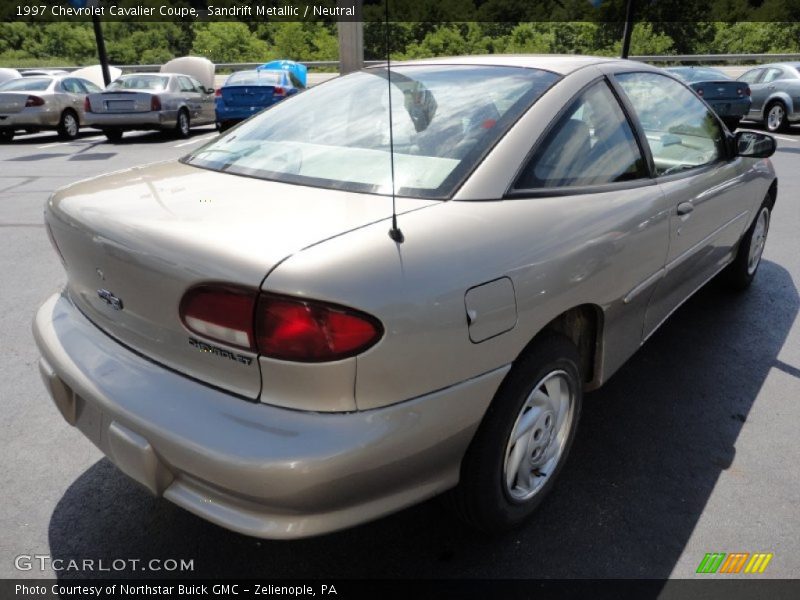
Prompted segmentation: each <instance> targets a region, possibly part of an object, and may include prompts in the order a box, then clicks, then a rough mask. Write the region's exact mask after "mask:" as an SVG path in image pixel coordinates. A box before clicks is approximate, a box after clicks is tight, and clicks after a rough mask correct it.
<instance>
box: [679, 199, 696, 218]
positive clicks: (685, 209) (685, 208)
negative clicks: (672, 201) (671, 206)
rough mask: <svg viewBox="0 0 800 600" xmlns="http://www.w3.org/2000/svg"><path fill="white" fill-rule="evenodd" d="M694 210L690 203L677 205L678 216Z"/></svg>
mask: <svg viewBox="0 0 800 600" xmlns="http://www.w3.org/2000/svg"><path fill="white" fill-rule="evenodd" d="M693 210H694V204H692V203H691V202H681V203H680V204H678V216H683V215H688V214H689V213H690V212H692V211H693Z"/></svg>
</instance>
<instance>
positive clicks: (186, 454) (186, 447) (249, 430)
mask: <svg viewBox="0 0 800 600" xmlns="http://www.w3.org/2000/svg"><path fill="white" fill-rule="evenodd" d="M33 330H34V336H35V338H36V342H37V345H38V347H39V350H40V352H41V354H42V358H41V361H40V370H41V373H42V376H43V378H44V381H45V384H46V386H47V387H48V389H49V391H50V394H51V396H52V397H53V400H54V402H55V404H56V406H57V407H58V409H59V410H60V412H61V413H62V415H63V416H64V418H65V419H66V420H67V422H69V423H70V424H71V425H74V426H76V427H77V428H78V429H80V430H81V431H82V432H83V433H84V435H86V437H88V438H89V439H90V440H91V441H92V442H94V443H95V444H96V445H97V446H98V447H99V448H100V450H102V451H103V452H104V453H105V454H106V455H107V456H108V457H109V459H110V460H111V461H112V462H113V463H114V464H116V465H117V466H118V467H119V468H120V469H121V470H122V471H123V472H125V473H126V474H128V475H129V476H131V477H132V478H133V479H135V480H137V481H139V482H140V483H141V484H143V485H144V486H145V487H147V488H148V489H149V490H150V491H151V492H153V493H154V494H156V495H161V496H164V497H165V498H167V499H169V500H171V501H172V502H174V503H176V504H178V505H180V506H182V507H184V508H185V509H187V510H189V511H190V512H193V513H195V514H197V515H199V516H201V517H203V518H205V519H208V520H209V521H212V522H214V523H217V524H218V525H221V526H223V527H227V528H229V529H232V530H235V531H239V532H241V533H245V534H248V535H253V536H258V537H265V538H276V539H280V538H299V537H306V536H311V535H316V534H321V533H326V532H330V531H334V530H337V529H341V528H344V527H349V526H352V525H356V524H358V523H362V522H365V521H369V520H372V519H375V518H378V517H380V516H383V515H386V514H388V513H391V512H394V511H396V510H399V509H401V508H403V507H406V506H409V505H411V504H414V503H416V502H419V501H421V500H424V499H426V498H428V497H431V496H433V495H435V494H438V493H440V492H443V491H445V490H446V489H448V488H450V487H452V486H454V485H455V484H456V483H457V482H458V477H459V468H460V463H461V459H462V457H463V454H464V452H465V451H466V448H467V446H468V445H469V443H470V440H471V439H472V437H473V434H474V432H475V430H476V428H477V426H478V424H479V422H480V420H481V418H482V417H483V414H484V412H485V410H486V408H487V407H488V404H489V402H490V401H491V398H492V397H493V396H494V393H495V391H496V390H497V388H498V386H499V385H500V382H501V381H502V379H503V377H504V376H505V374H506V372H507V371H508V369H509V366H505V367H502V368H500V369H497V370H494V371H491V372H489V373H486V374H483V375H481V376H478V377H476V378H473V379H470V380H468V381H466V382H463V383H461V384H458V385H455V386H452V387H449V388H446V389H444V390H440V391H437V392H434V393H431V394H429V395H426V396H423V397H419V398H416V399H413V400H409V401H406V402H403V403H400V404H396V405H393V406H390V407H387V408H383V409H377V410H370V411H363V412H352V413H312V412H303V411H295V410H288V409H283V408H278V407H274V406H270V405H266V404H262V403H257V402H251V401H246V400H243V399H240V398H238V397H235V396H232V395H230V394H228V393H226V392H223V391H221V390H218V389H214V388H211V387H208V386H206V385H203V384H201V383H198V382H196V381H194V380H191V379H189V378H186V377H184V376H182V375H179V374H177V373H175V372H173V371H170V370H168V369H166V368H164V367H162V366H160V365H158V364H155V363H153V362H151V361H149V360H148V359H146V358H143V357H141V356H139V355H138V354H136V353H134V352H132V351H130V350H129V349H127V348H126V347H124V346H122V345H121V344H119V343H118V342H116V341H115V340H113V339H111V338H110V337H108V336H107V335H106V334H104V333H102V332H101V331H100V330H99V329H97V328H96V327H95V326H94V325H93V324H92V323H91V322H90V321H88V319H86V317H85V316H84V315H83V314H82V313H81V312H80V311H79V310H78V309H77V308H76V307H75V306H74V305H73V304H72V303H71V301H70V300H69V299H68V298H67V297H65V296H64V295H61V294H56V295H54V296H53V297H51V298H50V299H49V300H47V302H45V304H44V305H43V306H42V307H41V308H40V309H39V311H38V313H37V315H36V318H35V320H34V325H33Z"/></svg>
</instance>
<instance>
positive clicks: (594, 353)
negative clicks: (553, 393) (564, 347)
mask: <svg viewBox="0 0 800 600" xmlns="http://www.w3.org/2000/svg"><path fill="white" fill-rule="evenodd" d="M602 325H603V311H602V309H601V308H600V307H599V306H597V305H595V304H582V305H580V306H576V307H574V308H571V309H569V310H567V311H564V312H563V313H561V314H560V315H558V316H557V317H556V318H554V319H553V320H552V321H550V322H549V323H548V324H547V325H545V326H544V327H543V328H542V330H541V331H540V332H539V333H538V334H536V336H535V337H534V338H533V339H532V340H531V341H530V342H529V344H528V346H526V348H525V350H527V349H528V347H529V346H530V345H531V344H532V343H533V342H534V341H535V340H536V339H537V338H538V337H539V336H540V335H541V334H542V333H544V332H553V331H554V332H557V333H561V334H563V335H565V336H567V337H568V338H569V339H570V340H572V343H574V344H575V347H576V348H577V349H578V354H579V355H580V359H581V364H580V367H581V373H582V374H583V380H584V383H585V384H587V386H588V387H594V386H593V383H594V382H595V380H596V379H597V375H598V374H599V373H598V371H599V369H598V361H597V358H598V356H599V353H598V347H599V342H600V334H601V330H602ZM523 352H524V351H523Z"/></svg>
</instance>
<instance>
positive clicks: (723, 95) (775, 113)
mask: <svg viewBox="0 0 800 600" xmlns="http://www.w3.org/2000/svg"><path fill="white" fill-rule="evenodd" d="M667 71H670V72H672V73H673V74H674V75H677V76H678V77H680V78H681V79H683V80H684V81H685V82H686V83H687V84H688V85H689V86H690V87H692V88H693V89H694V90H695V91H696V92H697V93H698V95H700V96H702V97H703V99H704V100H705V101H706V102H707V103H708V104H709V106H711V108H713V109H714V111H715V112H716V113H717V114H718V115H719V116H720V117H721V118H722V120H723V121H724V122H725V124H726V125H727V126H728V128H729V129H731V130H734V129H736V128H737V127H738V126H739V122H740V121H741V120H747V121H756V122H758V123H761V124H762V125H763V126H764V127H766V128H767V130H769V131H770V132H772V133H776V132H780V131H786V130H787V129H788V128H789V125H790V124H791V123H797V122H800V63H798V62H787V63H771V64H767V65H761V66H758V67H755V68H753V69H750V70H749V71H747V72H746V73H744V74H743V75H741V76H740V77H739V78H738V79H732V78H731V77H729V76H727V75H726V74H725V73H723V72H722V71H720V70H719V69H713V68H711V67H672V68H669V69H667Z"/></svg>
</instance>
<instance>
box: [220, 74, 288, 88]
mask: <svg viewBox="0 0 800 600" xmlns="http://www.w3.org/2000/svg"><path fill="white" fill-rule="evenodd" d="M281 75H282V73H280V72H275V71H239V72H238V73H234V74H233V75H231V76H230V77H228V80H227V81H226V82H225V85H226V86H228V85H278V84H280V80H281Z"/></svg>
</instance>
